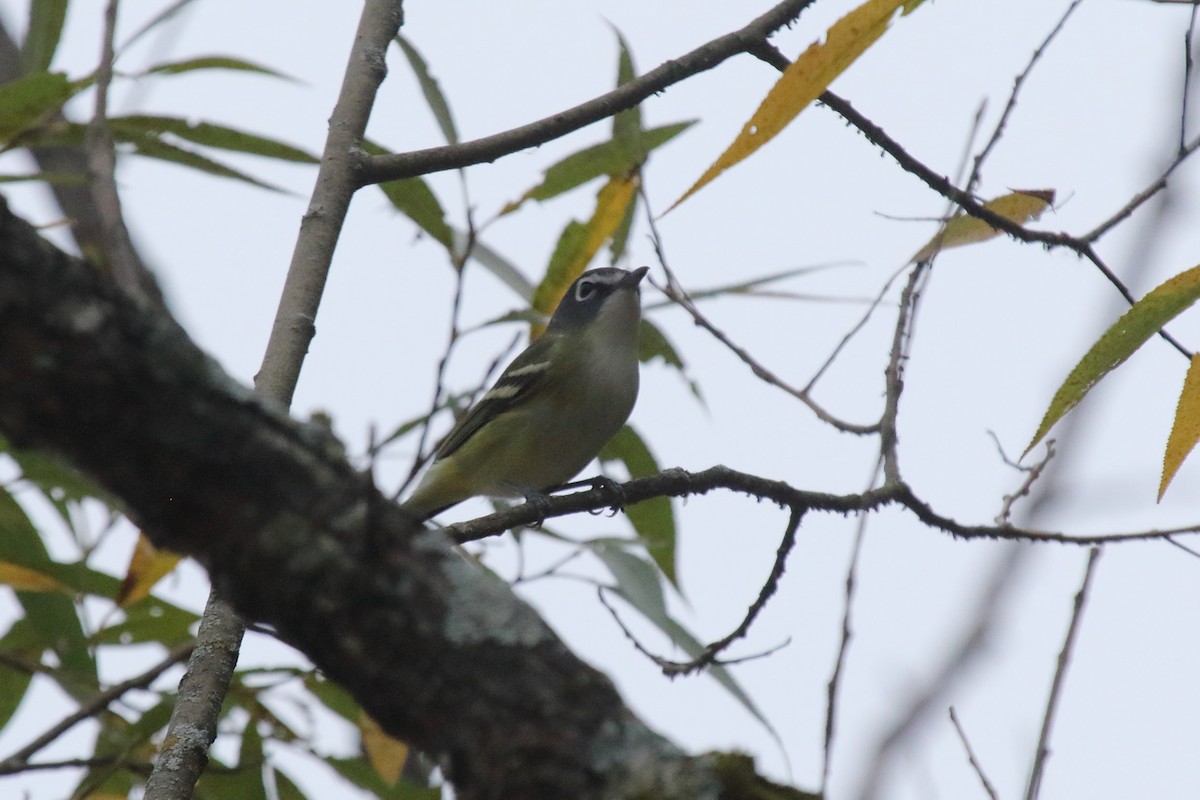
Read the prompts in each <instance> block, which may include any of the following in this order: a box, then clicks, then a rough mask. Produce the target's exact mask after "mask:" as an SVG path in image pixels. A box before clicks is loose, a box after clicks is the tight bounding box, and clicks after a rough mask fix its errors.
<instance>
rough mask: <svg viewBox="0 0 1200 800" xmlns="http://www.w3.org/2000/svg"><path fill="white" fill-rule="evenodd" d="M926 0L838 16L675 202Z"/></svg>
mask: <svg viewBox="0 0 1200 800" xmlns="http://www.w3.org/2000/svg"><path fill="white" fill-rule="evenodd" d="M921 2H922V0H867V2H865V3H863V4H862V5H861V6H859V7H858V8H856V9H854V10H853V11H851V12H850V13H849V14H847V15H846V16H844V17H842V18H841V19H840V20H838V21H837V22H836V23H835V24H834V26H833V27H832V28H830V29H829V30H828V31H827V32H826V34H825V41H824V42H813V43H812V44H811V45H809V47H808V49H807V50H805V51H804V52H803V53H801V54H800V57H799V58H797V59H796V60H795V61H793V62H792V63H791V64H790V65H788V68H787V69H786V70H784V72H783V75H781V76H780V77H779V80H778V81H776V83H775V85H774V86H772V87H771V91H769V92H767V96H766V97H765V98H764V99H763V101H762V104H761V105H760V106H759V107H758V110H757V111H755V112H754V115H753V116H752V117H750V121H749V122H747V123H746V124H745V126H743V127H742V131H741V133H739V134H738V135H737V138H736V139H734V140H733V144H731V145H729V147H728V148H726V150H725V152H724V153H722V154H721V156H720V157H719V158H718V159H717V160H716V161H714V162H713V164H712V166H710V167H709V168H708V169H707V170H706V171H705V173H704V174H703V175H701V176H700V179H699V180H698V181H696V182H695V183H694V184H693V185H692V188H690V189H688V190H687V191H686V192H684V193H683V196H682V197H680V198H679V199H678V200H676V201H675V202H674V203H673V204H672V205H671V208H668V209H667V211H670V210H671V209H673V208H675V206H677V205H679V204H680V203H682V202H683V201H684V200H686V199H688V198H689V197H691V196H692V195H693V194H695V193H696V192H698V191H699V190H700V189H701V188H702V187H703V186H705V185H706V184H708V183H709V182H710V181H712V180H713V178H716V177H717V176H718V175H720V174H721V173H722V172H724V171H725V170H727V169H729V168H730V167H732V166H733V165H734V164H736V163H738V162H739V161H741V160H742V159H744V158H746V157H747V156H749V155H750V154H751V153H753V152H754V151H755V150H757V149H758V148H760V147H762V146H763V145H764V144H766V143H767V142H769V141H771V139H773V138H775V136H776V134H778V133H779V132H780V131H782V130H783V129H784V128H785V127H787V125H788V123H790V122H791V121H792V120H793V119H795V118H796V116H797V115H798V114H799V113H800V112H801V111H803V110H804V109H805V108H807V107H808V105H809V104H810V103H812V101H813V100H816V99H817V98H818V97H820V96H821V93H822V92H824V91H825V89H826V88H827V87H828V86H829V84H830V83H832V82H833V80H834V78H836V77H837V76H839V75H841V74H842V73H843V72H844V71H845V70H846V68H847V67H849V66H850V65H851V64H853V63H854V61H855V60H856V59H857V58H858V57H859V56H861V55H862V54H863V53H864V52H866V49H867V48H868V47H870V46H871V45H872V44H874V43H875V40H876V39H878V38H879V37H880V36H882V35H883V32H884V31H886V30H887V27H888V24H889V23H890V22H891V20H892V17H893V16H895V14H896V11H897V10H898V9H901V8H902V9H903V11H904V14H905V15H907V14H909V13H910V12H911V11H912V10H913V9H915V8H916V7H917V6H919V5H920V4H921Z"/></svg>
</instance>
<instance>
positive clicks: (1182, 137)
mask: <svg viewBox="0 0 1200 800" xmlns="http://www.w3.org/2000/svg"><path fill="white" fill-rule="evenodd" d="M1197 12H1200V6H1197V5H1193V6H1192V17H1191V19H1190V20H1188V28H1187V32H1186V33H1184V35H1183V97H1182V98H1181V100H1180V103H1179V152H1180V153H1182V152H1183V151H1184V148H1185V146H1186V144H1185V143H1186V142H1187V122H1188V119H1187V118H1188V98H1189V96H1190V95H1191V93H1192V78H1193V77H1195V71H1194V70H1195V66H1196V64H1195V61H1194V60H1193V58H1192V37H1193V36H1194V34H1195V32H1196V14H1197Z"/></svg>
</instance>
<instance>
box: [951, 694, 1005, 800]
mask: <svg viewBox="0 0 1200 800" xmlns="http://www.w3.org/2000/svg"><path fill="white" fill-rule="evenodd" d="M950 722H951V723H952V724H953V725H954V730H955V731H956V732H957V733H958V740H959V741H960V742H962V745H963V749H964V750H966V751H967V761H968V762H969V763H970V764H971V768H972V769H973V770H975V774H976V775H977V776H978V777H979V782H980V783H981V784H983V790H984V791H985V792H987V796H988V797H990V798H991V800H1000V796H999V795H998V794H996V787H995V786H992V782H991V781H989V780H988V777H987V775H986V774H984V772H983V765H981V764H980V763H979V759H977V758H976V757H975V751H974V750H972V749H971V742H970V741H968V739H967V732H966V731H964V730H963V727H962V725H961V724H960V723H959V721H958V714H956V713H954V706H950Z"/></svg>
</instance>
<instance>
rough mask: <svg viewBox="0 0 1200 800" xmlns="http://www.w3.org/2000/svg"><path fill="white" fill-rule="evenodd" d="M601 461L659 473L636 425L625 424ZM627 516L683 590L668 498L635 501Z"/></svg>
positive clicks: (634, 472) (640, 473)
mask: <svg viewBox="0 0 1200 800" xmlns="http://www.w3.org/2000/svg"><path fill="white" fill-rule="evenodd" d="M599 459H600V462H601V463H604V464H606V463H611V462H613V461H620V462H621V463H622V464H624V465H625V469H626V470H628V471H629V476H630V477H631V478H645V477H647V476H650V475H657V474H658V472H659V466H658V461H657V460H655V458H654V454H653V453H651V452H650V448H649V447H647V446H646V442H645V441H644V440H643V439H642V437H641V436H639V435H638V434H637V431H635V430H634V429H633V428H631V427H629V426H628V425H625V426H623V427H622V428H621V430H619V431H617V435H616V436H614V437H613V438H612V439H610V440H609V442H608V443H607V444H606V445H604V448H603V449H602V450H601V451H600V455H599ZM625 515H626V516H627V517H629V522H630V523H631V524H632V525H633V529H634V531H635V532H636V533H637V536H638V539H639V540H641V542H642V544H643V545H645V547H646V552H648V553H649V554H650V557H651V558H653V559H654V563H655V564H657V565H658V568H659V569H660V570H662V573H663V575H665V576H666V577H667V580H669V581H670V582H671V584H672V585H673V586H674V587H675V588H676V590H678V591H679V593H680V594H682V593H683V591H682V589H681V588H680V586H679V581H678V578H677V573H676V572H675V566H676V562H677V560H678V557H677V555H676V552H675V542H676V533H675V511H674V509H672V508H671V500H670V498H668V497H652V498H650V499H649V500H643V501H642V502H640V503H634V504H633V505H631V506H627V507H626V508H625Z"/></svg>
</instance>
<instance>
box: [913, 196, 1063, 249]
mask: <svg viewBox="0 0 1200 800" xmlns="http://www.w3.org/2000/svg"><path fill="white" fill-rule="evenodd" d="M1053 205H1054V190H1053V189H1015V190H1013V191H1012V192H1010V193H1008V194H1006V195H1001V196H1000V197H997V198H995V199H993V200H989V201H987V202H986V203H984V204H983V207H984V208H986V209H987V210H988V211H994V212H995V213H997V214H999V215H1000V216H1002V217H1004V218H1005V219H1007V220H1011V221H1013V222H1015V223H1017V224H1018V225H1024V224H1025V223H1026V222H1028V221H1029V220H1031V219H1037V218H1038V217H1040V216H1041V215H1042V212H1043V211H1045V210H1046V209H1047V208H1050V207H1051V206H1053ZM999 233H1000V231H999V230H997V229H996V228H993V227H992V226H991V225H989V224H987V223H986V222H984V221H983V220H981V219H977V218H975V217H972V216H970V215H968V214H959V215H957V216H956V217H954V218H953V219H951V220H950V221H949V222H947V223H946V225H945V226H944V227H943V228H942V229H941V230H940V231H938V233H937V235H936V236H934V237H933V238H932V239H930V240H929V242H928V243H926V245H925V246H924V247H922V248H921V249H920V250H918V251H917V252H916V254H914V255H913V257H912V259H911V260H910V263H912V262H915V261H927V260H929V259H930V258H932V257H933V256H934V255H935V254H936V253H938V252H939V251H941V250H948V249H950V248H951V247H962V246H963V245H967V244H975V243H976V242H984V241H987V240H988V239H991V238H992V237H993V236H996V235H997V234H999Z"/></svg>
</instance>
